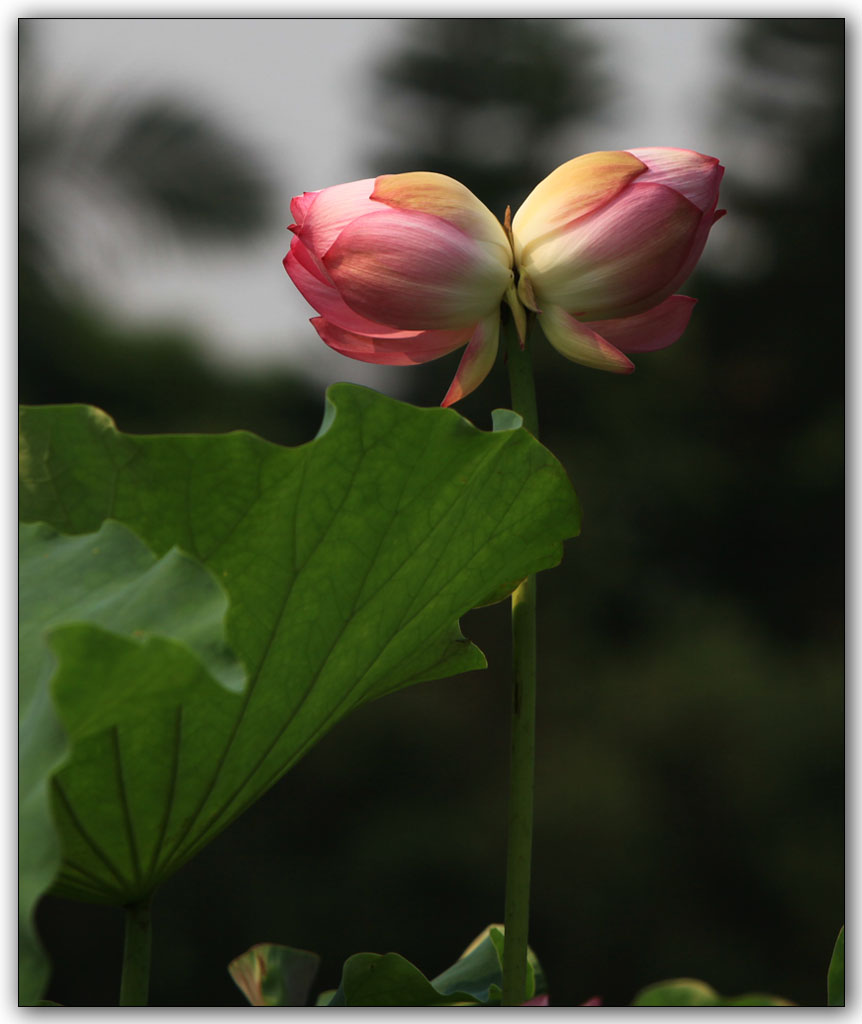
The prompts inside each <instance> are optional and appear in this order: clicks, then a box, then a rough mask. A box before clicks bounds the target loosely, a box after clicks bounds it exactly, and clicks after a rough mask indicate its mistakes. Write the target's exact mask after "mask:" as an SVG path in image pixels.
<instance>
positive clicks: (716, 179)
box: [629, 146, 724, 213]
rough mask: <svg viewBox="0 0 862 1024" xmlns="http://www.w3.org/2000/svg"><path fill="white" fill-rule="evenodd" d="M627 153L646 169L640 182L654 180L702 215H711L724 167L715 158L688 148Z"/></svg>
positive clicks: (656, 147)
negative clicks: (678, 195) (690, 204)
mask: <svg viewBox="0 0 862 1024" xmlns="http://www.w3.org/2000/svg"><path fill="white" fill-rule="evenodd" d="M629 152H630V153H631V154H632V155H633V156H636V157H637V158H638V160H641V161H642V162H643V163H645V164H646V166H647V172H646V174H644V175H643V177H641V178H639V179H638V180H639V181H654V182H658V183H659V184H661V185H668V186H670V187H671V188H673V189H676V191H677V192H681V193H682V194H683V195H684V196H685V197H686V199H688V200H689V201H690V202H692V203H694V205H695V206H696V207H697V208H698V209H699V210H700V211H701V212H702V213H711V212H712V211H713V210H714V209H715V204H716V202H717V201H718V187H719V185H720V184H721V179H722V176H723V175H724V168H723V167H722V166H721V164H720V163H719V162H718V160H717V159H716V158H715V157H714V156H704V155H703V154H702V153H695V152H694V150H691V149H670V148H666V147H662V146H652V147H647V148H644V149H630V150H629Z"/></svg>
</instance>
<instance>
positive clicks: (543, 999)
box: [521, 995, 548, 1006]
mask: <svg viewBox="0 0 862 1024" xmlns="http://www.w3.org/2000/svg"><path fill="white" fill-rule="evenodd" d="M547 1005H548V997H547V995H544V996H533V998H532V999H528V1000H527V1001H526V1003H521V1006H547Z"/></svg>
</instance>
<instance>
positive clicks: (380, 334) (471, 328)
mask: <svg viewBox="0 0 862 1024" xmlns="http://www.w3.org/2000/svg"><path fill="white" fill-rule="evenodd" d="M291 212H292V214H293V216H294V218H295V221H296V223H295V224H292V225H291V227H290V230H291V231H292V232H293V233H294V238H293V241H292V243H291V246H290V251H289V252H288V254H287V256H286V257H285V259H284V266H285V269H286V270H287V273H288V274H289V275H290V277H291V279H292V281H293V283H294V284H295V285H296V287H297V288H298V289H299V291H300V292H301V293H302V294H303V296H304V297H305V298H306V300H307V301H308V302H309V303H310V305H311V306H313V307H314V309H316V310H317V312H318V313H319V314H320V315H319V316H318V317H315V318H313V319H312V321H311V322H312V324H313V325H314V327H315V329H316V330H317V332H318V334H319V335H320V337H321V338H322V340H323V341H324V342H325V343H326V344H327V345H329V346H330V348H333V349H335V350H336V351H337V352H341V353H343V354H344V355H347V356H351V357H352V358H353V359H359V360H362V361H363V362H369V363H388V364H394V365H408V364H412V363H423V362H427V361H429V360H431V359H437V358H438V357H439V356H443V355H446V354H447V353H449V352H452V351H454V350H455V349H457V348H461V347H462V346H465V345H466V346H467V347H466V350H465V352H464V355H463V357H462V359H461V363H460V365H459V367H458V371H457V374H456V376H455V380H454V381H453V383H452V386H451V388H450V389H449V392H448V394H447V395H446V398H445V399H444V401H443V404H444V405H450V404H451V403H452V402H455V401H457V400H458V399H459V398H462V397H463V396H464V395H466V394H468V393H469V392H470V391H472V390H473V389H474V388H475V387H476V386H477V385H478V384H479V383H480V382H481V381H482V380H483V379H484V377H485V376H486V375H487V373H488V371H489V370H490V369H491V366H492V365H493V362H494V359H495V357H496V354H497V346H498V339H499V324H500V303H501V300H502V299H503V298H504V295H506V293H508V295H509V299H510V301H515V302H517V298H516V297H515V292H514V274H513V271H512V262H513V260H512V249H511V245H510V243H509V239H508V238H507V236H506V233H505V231H504V230H503V227H502V225H501V224H500V222H499V221H498V220H497V218H496V217H494V215H493V214H492V213H491V211H490V210H489V209H488V208H487V207H486V206H484V204H482V203H481V202H480V201H479V200H478V199H477V198H476V197H475V196H474V195H473V193H472V192H471V191H470V190H469V189H468V188H466V187H465V186H464V185H462V184H460V182H457V181H455V180H454V179H453V178H449V177H446V176H445V175H442V174H432V173H427V172H415V173H410V174H387V175H383V176H381V177H378V178H368V179H365V180H364V181H354V182H350V183H349V184H346V185H336V186H334V187H332V188H326V189H323V190H322V191H320V192H306V193H304V194H303V195H301V196H297V197H296V198H295V199H294V200H293V201H292V203H291Z"/></svg>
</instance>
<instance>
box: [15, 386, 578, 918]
mask: <svg viewBox="0 0 862 1024" xmlns="http://www.w3.org/2000/svg"><path fill="white" fill-rule="evenodd" d="M506 425H507V426H509V428H510V429H502V430H497V431H495V432H492V433H489V432H485V431H480V430H478V429H476V428H475V427H474V426H472V425H471V424H470V423H469V422H467V421H466V420H465V419H463V417H461V416H459V415H458V414H457V413H455V412H454V411H452V410H442V409H417V408H414V407H412V406H409V405H405V404H404V403H401V402H397V401H394V400H392V399H388V398H385V397H383V396H381V395H378V394H376V393H374V392H372V391H369V390H367V389H364V388H359V387H356V386H353V385H347V384H341V385H335V386H334V387H332V388H331V389H330V391H329V393H328V398H327V410H326V415H325V417H324V424H323V426H322V427H321V430H320V432H319V434H318V437H317V438H315V439H314V440H313V441H311V442H309V443H307V444H305V445H302V446H299V447H297V448H282V447H279V446H277V445H274V444H270V443H268V442H266V441H263V440H261V439H260V438H257V437H255V436H253V435H250V434H247V433H242V432H237V433H232V434H227V435H190V436H151V437H135V436H129V435H126V434H122V433H120V432H118V431H117V430H116V429H115V427H114V425H113V423H112V422H111V420H110V419H109V418H108V417H107V416H106V415H105V414H104V413H102V412H100V411H98V410H94V409H92V408H88V407H85V406H56V407H38V408H30V409H25V410H23V412H22V418H21V430H20V436H21V465H22V470H21V474H22V475H21V491H20V505H19V507H20V511H21V516H22V518H23V519H24V520H25V521H29V522H32V521H44V522H47V523H49V524H51V525H53V526H54V527H55V528H57V529H59V530H62V531H63V532H65V533H68V534H79V533H87V532H91V531H94V530H97V529H98V528H99V527H100V525H101V524H102V522H103V521H104V520H105V519H109V518H110V519H114V520H117V521H118V522H120V523H123V524H125V525H126V526H128V527H129V528H130V529H132V530H133V531H134V532H135V533H136V534H137V535H138V536H139V537H140V538H141V539H142V540H143V541H144V543H145V544H146V545H147V546H148V547H150V548H151V549H152V550H153V551H154V552H155V553H156V555H159V556H160V555H162V554H164V553H165V552H167V551H168V550H170V549H171V548H172V547H177V548H179V549H180V550H182V551H183V552H186V553H187V554H188V555H190V556H191V557H192V558H193V559H195V560H197V561H199V562H201V563H202V564H203V565H205V566H206V567H207V568H208V569H209V571H210V572H211V573H212V574H213V575H214V577H215V578H216V579H217V580H218V581H219V583H220V584H221V586H222V587H223V588H224V590H225V592H226V593H227V595H228V599H229V611H228V615H227V620H226V630H225V635H226V639H227V642H228V644H229V646H230V648H231V649H232V650H233V651H234V652H235V653H236V655H237V657H238V658H239V660H240V662H241V664H242V666H243V668H244V671H245V676H246V680H247V683H246V686H245V688H244V689H243V691H242V692H241V693H233V692H229V691H228V690H227V689H225V688H224V687H218V689H217V692H212V691H213V689H214V688H213V687H209V688H205V687H201V686H189V687H186V689H185V690H184V691H183V697H182V700H181V702H180V703H179V704H177V705H176V706H175V707H173V708H167V707H164V708H162V709H161V710H159V711H156V712H153V713H150V712H149V711H147V710H146V709H145V708H143V707H141V706H139V705H138V704H137V703H136V702H132V704H131V705H130V706H129V709H128V710H129V714H128V717H127V718H126V719H125V721H124V722H123V726H122V750H121V758H118V754H117V747H116V738H115V733H114V731H113V730H111V729H107V730H103V731H101V732H99V731H98V730H93V731H91V732H90V733H89V734H88V735H87V736H85V737H83V738H82V739H81V740H80V741H79V742H77V743H76V745H75V750H74V755H73V757H72V759H71V760H70V762H69V763H68V764H67V765H66V766H65V767H64V768H63V769H62V771H61V772H60V773H59V774H58V776H57V779H56V785H55V787H54V800H53V809H54V813H55V816H56V821H57V827H58V830H59V834H60V837H61V842H62V849H63V866H62V868H61V871H60V874H59V877H58V879H57V881H56V883H55V886H54V890H55V891H56V892H57V893H59V894H60V895H65V896H70V897H73V898H80V899H85V900H99V901H104V902H111V903H117V904H124V903H126V902H128V901H130V900H133V899H138V898H140V897H141V896H142V895H143V894H144V893H146V892H148V891H150V890H152V889H154V888H155V887H156V886H157V885H158V884H159V882H160V881H162V880H163V879H164V878H166V877H167V876H168V875H170V874H171V873H172V872H174V871H175V870H176V869H177V868H179V867H180V866H181V865H182V864H183V863H184V862H185V861H187V860H188V859H189V858H190V857H192V856H193V855H194V854H195V853H196V852H197V851H198V850H199V849H200V848H201V847H202V846H204V845H205V844H206V843H207V842H208V841H210V840H211V839H212V838H213V837H214V836H215V835H216V834H217V833H218V832H220V831H221V830H222V829H223V828H225V826H227V825H228V824H229V823H230V822H231V821H232V820H234V819H235V818H236V817H237V816H238V815H239V814H240V813H241V812H242V811H243V810H244V809H245V808H246V807H248V806H249V804H251V803H252V802H253V801H254V800H256V799H257V798H258V797H259V796H260V795H261V794H263V793H264V792H265V791H266V790H267V789H268V788H269V787H270V786H271V785H272V784H273V783H274V782H275V781H276V780H277V779H278V778H280V777H281V776H282V775H283V774H284V772H285V771H287V769H288V768H289V767H290V766H291V765H292V764H293V763H294V762H295V761H296V760H297V759H298V758H300V757H301V756H302V755H303V754H304V753H305V752H306V751H307V750H308V749H309V748H310V747H311V746H312V745H313V744H314V743H315V742H317V740H319V739H320V738H321V736H323V735H324V733H326V732H327V730H329V729H330V728H331V727H332V726H333V725H334V724H335V722H337V721H338V720H339V719H340V718H342V717H343V716H344V715H346V714H347V713H348V712H350V711H351V710H352V709H353V708H355V707H357V706H358V705H360V704H361V703H363V702H365V701H368V700H371V699H373V698H376V697H380V696H381V695H383V694H386V693H389V692H391V691H393V690H396V689H399V688H400V687H403V686H406V685H408V684H411V683H416V682H420V681H422V680H427V679H434V678H440V677H443V676H447V675H452V674H455V673H457V672H462V671H466V670H469V669H475V668H481V667H483V666H484V664H485V662H484V658H483V656H482V654H481V652H480V651H478V650H477V649H476V648H475V647H473V645H472V644H470V643H469V642H467V641H466V640H465V638H464V637H463V636H462V634H461V632H460V629H459V627H458V620H459V618H460V616H461V615H463V614H464V613H465V612H466V611H468V610H469V609H471V608H473V607H475V606H476V605H478V604H479V603H481V602H482V601H483V600H485V599H486V598H487V597H488V596H489V595H496V594H500V590H501V587H503V585H504V584H507V585H510V584H512V583H514V582H517V581H518V580H519V579H521V578H523V577H524V576H526V575H528V574H529V573H531V572H536V571H538V570H541V569H544V568H547V567H550V566H552V565H555V564H556V563H557V562H558V561H559V559H560V557H561V552H562V543H561V542H562V540H563V539H564V538H566V537H570V536H573V535H574V534H575V533H577V530H578V526H579V518H578V510H577V502H576V498H575V496H574V493H573V491H572V489H571V486H570V484H569V482H568V480H567V478H566V476H565V473H564V471H563V469H562V467H561V466H560V465H559V463H558V462H557V461H556V460H555V459H554V458H553V456H552V455H551V454H550V453H549V452H547V451H546V450H545V449H544V448H542V447H541V445H539V443H538V442H537V441H536V440H535V439H534V438H533V437H532V436H531V435H530V434H529V433H528V432H527V431H525V430H524V429H523V428H522V427H515V426H514V424H513V423H512V422H511V421H509V422H508V423H507V424H506ZM62 642H63V643H64V644H66V645H68V650H67V648H66V647H64V651H67V653H68V655H69V658H70V663H71V662H72V661H77V660H78V659H80V658H87V657H89V655H88V653H87V648H88V645H94V646H96V647H98V648H99V649H100V650H101V649H104V648H107V647H109V646H111V644H110V643H109V642H108V641H107V640H106V637H105V635H104V634H100V635H98V636H97V635H96V632H95V631H94V630H93V629H89V630H84V631H75V630H71V631H69V633H68V634H64V637H63V641H62ZM114 646H116V647H118V649H116V650H114V651H113V654H112V657H111V658H108V656H107V654H105V653H104V651H103V655H102V658H101V661H100V663H99V664H102V665H104V666H106V667H105V669H104V671H103V670H102V669H101V668H99V669H98V670H97V669H96V668H95V667H94V668H93V669H92V670H88V672H86V673H82V674H80V675H78V676H77V677H75V678H72V676H65V675H64V677H63V679H58V680H56V681H55V690H56V692H57V693H58V694H59V693H60V692H63V693H64V694H66V697H65V698H64V700H67V701H68V702H69V703H70V705H71V702H73V701H74V699H75V698H74V694H75V693H76V692H77V690H78V688H79V687H85V688H90V689H94V688H96V687H100V688H106V689H110V687H111V685H112V683H111V679H112V675H111V673H114V672H128V671H130V670H131V669H132V668H135V669H136V670H137V669H138V668H140V666H132V665H130V662H129V659H130V660H131V661H134V660H135V651H131V652H130V651H129V650H128V649H127V646H128V645H122V644H120V645H116V644H115V645H114ZM72 648H74V651H73V650H72ZM120 648H122V649H120ZM154 685H155V684H154ZM85 703H86V702H85ZM90 706H92V705H90ZM120 779H122V786H121V787H120V788H121V792H118V780H120Z"/></svg>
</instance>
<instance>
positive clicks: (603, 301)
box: [521, 182, 708, 320]
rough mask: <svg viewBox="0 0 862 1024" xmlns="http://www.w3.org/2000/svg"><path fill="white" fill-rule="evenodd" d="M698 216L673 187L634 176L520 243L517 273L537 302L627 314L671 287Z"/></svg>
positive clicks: (598, 315) (594, 315) (586, 314)
mask: <svg viewBox="0 0 862 1024" xmlns="http://www.w3.org/2000/svg"><path fill="white" fill-rule="evenodd" d="M703 219H704V218H703V217H702V215H701V213H700V211H699V210H698V208H697V207H696V206H695V205H694V204H693V203H691V202H689V201H688V200H687V199H686V198H685V197H684V196H683V195H681V194H680V193H679V192H675V191H674V190H673V189H671V188H668V187H667V186H666V185H657V184H654V183H646V184H643V185H642V184H640V182H635V183H634V184H633V185H631V186H629V188H627V189H626V190H625V192H623V193H621V194H620V195H619V196H617V198H616V199H613V200H612V201H611V202H610V203H607V204H606V205H605V206H603V207H602V208H601V209H600V210H598V211H596V212H594V213H592V214H590V215H589V216H587V217H582V218H581V219H580V220H578V221H576V222H575V223H574V224H573V225H571V226H570V227H567V228H561V229H560V230H558V231H556V232H553V233H552V234H551V235H548V236H546V238H545V239H544V240H543V241H542V242H540V243H539V244H537V245H529V246H526V247H525V249H524V253H523V261H522V265H521V268H522V272H523V273H524V274H525V275H526V276H527V277H529V278H530V281H531V282H532V285H533V289H534V291H535V295H536V298H537V299H538V304H539V306H540V307H542V308H544V305H546V304H551V303H552V304H554V305H558V306H562V307H563V308H564V309H567V310H570V311H571V312H572V313H573V314H574V315H576V316H578V317H579V318H582V319H584V320H596V319H604V318H605V317H609V316H615V317H619V316H630V315H632V314H634V313H639V312H641V311H642V310H644V309H648V308H649V307H650V306H654V305H656V303H658V302H661V301H662V300H663V299H665V298H667V296H668V295H669V294H671V292H672V291H673V290H675V289H673V288H671V287H669V285H670V283H671V282H675V281H676V279H677V277H678V275H679V274H680V273H681V272H682V270H683V268H684V267H685V266H687V261H688V259H689V257H690V254H691V252H692V249H693V247H694V246H695V244H696V241H697V240H699V227H700V223H701V221H702V220H703ZM707 230H708V228H707ZM705 241H706V237H705V235H704V237H703V242H705ZM700 248H701V249H702V248H703V246H702V244H701V246H700ZM699 254H700V253H699V252H698V255H699ZM695 259H696V257H695Z"/></svg>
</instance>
